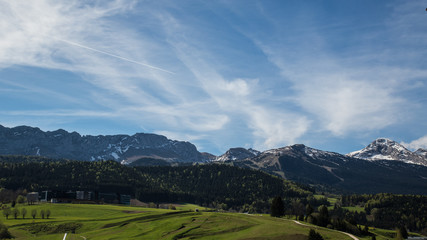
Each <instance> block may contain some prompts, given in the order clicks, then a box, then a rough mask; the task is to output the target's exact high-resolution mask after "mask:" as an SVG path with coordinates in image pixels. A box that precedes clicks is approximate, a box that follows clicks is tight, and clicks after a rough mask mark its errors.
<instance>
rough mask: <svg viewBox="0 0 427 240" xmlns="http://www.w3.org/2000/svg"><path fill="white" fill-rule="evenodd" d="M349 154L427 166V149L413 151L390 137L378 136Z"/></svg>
mask: <svg viewBox="0 0 427 240" xmlns="http://www.w3.org/2000/svg"><path fill="white" fill-rule="evenodd" d="M347 156H349V157H354V158H359V159H364V160H369V161H376V160H390V161H402V162H405V163H410V164H419V165H424V166H427V151H426V154H424V153H423V151H422V150H420V151H417V152H412V151H410V150H408V149H407V148H405V147H404V146H403V145H401V144H399V143H397V142H395V141H393V140H390V139H388V138H378V139H376V140H375V141H373V142H372V143H370V144H369V145H368V146H366V147H365V148H363V149H361V150H358V151H354V152H351V153H349V154H347Z"/></svg>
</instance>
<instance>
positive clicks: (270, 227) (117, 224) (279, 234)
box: [2, 204, 351, 240]
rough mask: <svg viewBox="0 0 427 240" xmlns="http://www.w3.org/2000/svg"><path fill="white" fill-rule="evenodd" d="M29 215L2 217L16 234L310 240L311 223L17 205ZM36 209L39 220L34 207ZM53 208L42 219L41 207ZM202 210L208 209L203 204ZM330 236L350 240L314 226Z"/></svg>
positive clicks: (180, 209) (186, 208) (186, 210)
mask: <svg viewBox="0 0 427 240" xmlns="http://www.w3.org/2000/svg"><path fill="white" fill-rule="evenodd" d="M17 208H18V209H20V211H22V209H23V208H25V209H26V210H27V215H26V217H25V219H22V215H21V216H19V218H18V219H14V217H13V216H9V219H6V218H5V217H3V220H2V222H3V223H4V224H5V225H6V226H7V227H8V228H9V231H10V232H11V233H12V235H13V236H14V237H15V239H46V240H49V239H55V240H57V239H63V237H64V233H65V232H67V233H68V234H67V238H66V239H67V240H72V239H79V240H82V239H87V240H89V239H94V240H95V239H253V240H255V239H287V240H305V239H307V236H308V231H309V229H310V227H306V226H301V225H298V224H296V223H295V222H293V221H291V220H288V219H283V218H273V217H270V216H269V215H249V214H240V213H220V212H208V211H199V212H195V211H194V210H195V208H197V206H196V205H178V206H177V207H176V208H177V210H166V209H155V208H142V207H130V206H119V205H92V204H39V205H31V206H28V205H18V206H17ZM33 209H36V210H37V216H36V218H35V219H33V218H32V216H31V211H32V210H33ZM42 209H43V210H45V211H46V210H48V209H49V210H50V212H51V215H50V217H49V219H46V218H45V219H42V218H41V217H40V215H39V212H40V211H41V210H42ZM199 209H200V210H204V208H201V207H199ZM312 228H315V229H316V231H318V232H319V233H320V234H321V235H322V236H323V237H324V238H325V239H342V240H345V239H351V238H350V237H348V236H346V235H344V234H342V233H340V232H336V231H333V230H330V229H326V228H319V227H317V226H313V227H312Z"/></svg>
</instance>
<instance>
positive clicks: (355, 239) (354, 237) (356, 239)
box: [292, 220, 360, 240]
mask: <svg viewBox="0 0 427 240" xmlns="http://www.w3.org/2000/svg"><path fill="white" fill-rule="evenodd" d="M292 221H293V222H294V223H296V224H299V225H301V226H305V227H313V226H310V225H307V224H304V223H301V222H298V221H297V220H292ZM333 231H336V232H340V233H342V234H345V235H347V236H349V237H351V238H353V240H360V239H358V238H357V237H356V236H354V235H353V234H350V233H346V232H342V231H337V230H333Z"/></svg>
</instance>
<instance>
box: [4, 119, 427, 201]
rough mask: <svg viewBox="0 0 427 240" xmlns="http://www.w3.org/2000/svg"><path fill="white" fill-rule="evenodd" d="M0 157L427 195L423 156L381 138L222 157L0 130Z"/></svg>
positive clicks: (174, 144) (162, 143)
mask: <svg viewBox="0 0 427 240" xmlns="http://www.w3.org/2000/svg"><path fill="white" fill-rule="evenodd" d="M0 155H36V156H45V157H50V158H66V159H74V160H84V161H94V160H101V159H105V160H108V159H112V160H116V161H120V162H121V163H122V164H126V165H129V166H138V165H176V164H193V163H211V164H228V165H234V166H237V167H242V168H251V169H257V170H261V171H265V172H268V173H270V174H274V175H276V176H280V177H282V178H285V179H289V180H293V181H296V182H300V183H304V184H309V185H313V186H317V187H318V188H319V189H322V188H326V189H327V190H331V189H336V190H337V191H339V192H345V191H347V192H358V193H376V192H393V193H413V194H427V151H426V150H425V149H418V150H417V151H415V152H412V151H410V150H408V149H406V148H405V147H404V146H402V145H401V144H399V143H397V142H395V141H392V140H390V139H386V138H379V139H376V140H375V141H373V142H372V143H371V144H369V145H368V146H367V147H365V148H364V149H361V150H359V151H356V152H352V153H349V154H347V155H343V154H339V153H334V152H328V151H322V150H318V149H314V148H310V147H307V146H305V145H303V144H295V145H292V146H286V147H282V148H277V149H271V150H267V151H264V152H260V151H257V150H254V149H245V148H231V149H229V150H228V151H227V152H226V153H224V154H223V155H221V156H214V155H212V154H209V153H201V152H199V151H198V150H197V148H196V147H195V146H194V145H193V144H191V143H189V142H182V141H175V140H170V139H168V138H166V137H165V136H161V135H156V134H146V133H137V134H134V135H132V136H129V135H109V136H102V135H100V136H89V135H88V136H81V135H80V134H79V133H76V132H72V133H70V132H67V131H65V130H56V131H51V132H50V131H47V132H44V131H42V130H40V129H39V128H33V127H27V126H20V127H14V128H7V127H3V126H1V125H0Z"/></svg>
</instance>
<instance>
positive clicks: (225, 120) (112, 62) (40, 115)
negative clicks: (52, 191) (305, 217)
mask: <svg viewBox="0 0 427 240" xmlns="http://www.w3.org/2000/svg"><path fill="white" fill-rule="evenodd" d="M426 7H427V1H317V0H316V1H273V0H268V1H252V0H249V1H246V0H245V1H190V0H188V1H158V0H156V1H43V0H36V1H6V0H5V1H1V0H0V29H1V31H0V124H1V125H4V126H8V127H14V126H18V125H29V126H36V127H40V128H41V129H42V130H49V131H51V130H56V129H59V128H62V129H65V130H67V131H77V132H79V133H81V134H83V135H88V134H90V135H100V134H101V135H108V134H131V135H132V134H134V133H137V132H147V133H158V134H162V135H165V136H167V137H168V138H171V139H176V140H184V141H190V142H192V143H194V144H195V145H196V146H197V147H198V149H199V150H200V151H207V152H211V153H213V154H217V155H219V154H222V153H223V152H225V151H226V150H227V149H229V148H231V147H238V146H241V147H246V148H250V147H252V148H255V149H258V150H267V149H271V148H276V147H283V146H287V145H290V144H295V143H304V144H306V145H308V146H311V147H314V148H319V149H323V150H328V151H335V152H340V153H348V152H351V151H354V150H358V149H361V148H362V147H364V146H365V145H367V144H369V143H370V142H371V141H373V140H374V139H376V138H378V137H387V138H391V139H394V140H396V141H398V142H401V143H403V144H405V146H407V147H408V148H410V149H417V148H419V147H423V148H427V111H426V109H427V60H426V59H427V12H426V11H425V9H426Z"/></svg>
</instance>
